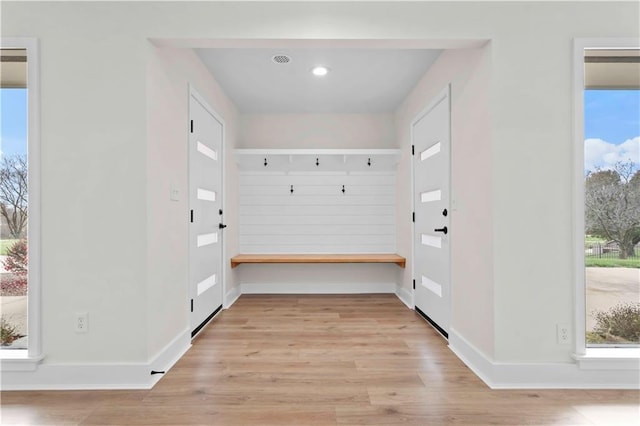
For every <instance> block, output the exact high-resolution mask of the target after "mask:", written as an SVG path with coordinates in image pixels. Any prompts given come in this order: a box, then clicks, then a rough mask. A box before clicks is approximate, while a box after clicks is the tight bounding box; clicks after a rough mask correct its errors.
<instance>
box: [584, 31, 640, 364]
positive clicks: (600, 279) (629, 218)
mask: <svg viewBox="0 0 640 426" xmlns="http://www.w3.org/2000/svg"><path fill="white" fill-rule="evenodd" d="M574 64H575V70H574V72H575V75H574V82H575V86H574V93H575V108H574V113H575V115H574V123H575V127H574V132H575V138H576V145H575V147H576V150H575V159H576V162H575V179H576V180H575V212H576V218H575V220H576V226H575V238H576V262H575V264H576V273H575V275H576V297H575V301H576V309H575V311H576V327H575V329H576V336H575V337H576V340H575V342H576V348H575V351H576V354H577V359H579V360H581V359H584V358H589V357H592V356H593V357H594V358H596V357H600V358H601V359H604V358H608V359H610V360H614V359H615V360H616V361H619V360H620V359H619V358H626V357H628V358H635V357H637V356H638V354H639V353H640V352H639V351H638V350H637V349H635V348H638V347H639V346H640V280H639V279H638V278H639V277H640V247H639V246H638V243H640V90H639V89H640V40H637V39H636V40H634V39H628V40H622V39H617V40H611V39H609V40H607V39H600V40H576V43H575V59H574ZM603 350H604V351H607V352H602V351H603ZM612 350H613V351H616V354H615V355H613V354H614V352H611V351H612ZM621 350H622V351H625V352H619V351H621ZM628 350H631V352H626V351H628ZM620 354H624V355H623V356H620Z"/></svg>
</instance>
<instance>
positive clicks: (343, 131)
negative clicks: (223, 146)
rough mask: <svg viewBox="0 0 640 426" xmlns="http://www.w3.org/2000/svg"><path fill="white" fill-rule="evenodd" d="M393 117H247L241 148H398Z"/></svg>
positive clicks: (242, 126) (242, 122) (243, 119)
mask: <svg viewBox="0 0 640 426" xmlns="http://www.w3.org/2000/svg"><path fill="white" fill-rule="evenodd" d="M395 136H396V135H395V123H394V117H393V114H391V113H388V114H293V113H292V114H243V115H242V116H241V117H240V127H239V137H238V148H347V149H348V148H352V149H358V148H395V147H396V141H395Z"/></svg>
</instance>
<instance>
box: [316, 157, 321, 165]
mask: <svg viewBox="0 0 640 426" xmlns="http://www.w3.org/2000/svg"><path fill="white" fill-rule="evenodd" d="M319 165H320V161H318V159H317V158H316V166H319Z"/></svg>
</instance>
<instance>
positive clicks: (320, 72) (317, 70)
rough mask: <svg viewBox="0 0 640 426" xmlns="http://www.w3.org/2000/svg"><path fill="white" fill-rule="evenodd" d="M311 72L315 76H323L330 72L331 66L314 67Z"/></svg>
mask: <svg viewBox="0 0 640 426" xmlns="http://www.w3.org/2000/svg"><path fill="white" fill-rule="evenodd" d="M311 73H312V74H313V75H315V76H318V77H322V76H325V75H327V74H328V73H329V68H327V67H323V66H318V67H314V68H313V69H312V70H311Z"/></svg>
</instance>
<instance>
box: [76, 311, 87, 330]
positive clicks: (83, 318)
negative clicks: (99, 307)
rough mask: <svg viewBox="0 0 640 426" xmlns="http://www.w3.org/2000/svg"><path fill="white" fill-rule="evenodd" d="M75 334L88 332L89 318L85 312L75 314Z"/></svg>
mask: <svg viewBox="0 0 640 426" xmlns="http://www.w3.org/2000/svg"><path fill="white" fill-rule="evenodd" d="M75 318H76V333H86V332H88V331H89V317H88V314H87V313H86V312H76V315H75Z"/></svg>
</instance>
